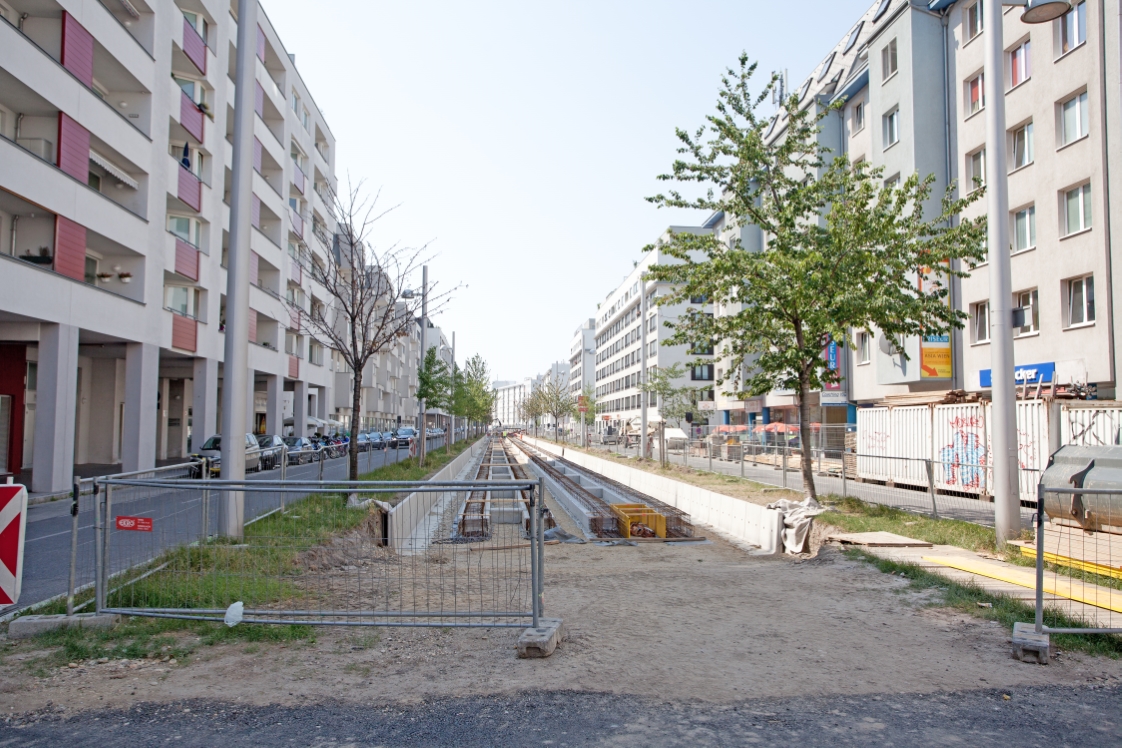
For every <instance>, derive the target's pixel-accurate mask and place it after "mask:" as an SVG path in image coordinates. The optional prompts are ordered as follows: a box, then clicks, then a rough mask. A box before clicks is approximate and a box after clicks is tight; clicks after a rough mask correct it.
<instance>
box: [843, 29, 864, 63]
mask: <svg viewBox="0 0 1122 748" xmlns="http://www.w3.org/2000/svg"><path fill="white" fill-rule="evenodd" d="M864 25H865V22H864V21H862V22H861V23H859V24H857V25H856V26H854V27H853V31H850V32H849V38H848V39H847V40H846V42H845V49H843V50H842V54H843V55H844V54H846V53H847V52H849V50H851V49H853V45H854V44H856V43H857V38H858V37H860V36H861V27H862V26H864Z"/></svg>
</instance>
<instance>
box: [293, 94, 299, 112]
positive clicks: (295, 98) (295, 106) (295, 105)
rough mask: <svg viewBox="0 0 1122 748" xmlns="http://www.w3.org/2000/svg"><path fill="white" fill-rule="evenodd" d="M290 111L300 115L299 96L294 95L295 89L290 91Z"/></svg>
mask: <svg viewBox="0 0 1122 748" xmlns="http://www.w3.org/2000/svg"><path fill="white" fill-rule="evenodd" d="M292 111H294V112H296V113H297V114H300V94H298V93H296V89H295V88H294V89H292Z"/></svg>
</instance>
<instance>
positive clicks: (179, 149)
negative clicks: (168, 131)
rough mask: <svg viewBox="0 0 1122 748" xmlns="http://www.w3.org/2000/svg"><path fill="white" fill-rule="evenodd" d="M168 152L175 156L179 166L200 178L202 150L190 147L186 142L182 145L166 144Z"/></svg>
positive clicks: (201, 172) (201, 173)
mask: <svg viewBox="0 0 1122 748" xmlns="http://www.w3.org/2000/svg"><path fill="white" fill-rule="evenodd" d="M168 153H170V154H171V155H172V156H173V157H175V160H176V161H178V162H179V165H180V166H182V167H183V168H185V169H187V171H189V172H191V173H192V174H194V175H195V176H196V177H199V178H200V179H202V176H203V158H204V156H203V152H202V151H200V150H199V149H198V148H192V147H191V146H190V145H189V144H187V143H184V144H183V145H177V144H175V143H171V144H170V145H169V146H168Z"/></svg>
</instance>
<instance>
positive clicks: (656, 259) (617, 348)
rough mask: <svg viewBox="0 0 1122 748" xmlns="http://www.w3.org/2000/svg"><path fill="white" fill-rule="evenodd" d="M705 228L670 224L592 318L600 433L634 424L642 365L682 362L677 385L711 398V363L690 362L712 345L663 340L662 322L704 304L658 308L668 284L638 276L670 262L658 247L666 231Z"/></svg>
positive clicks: (653, 410)
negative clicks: (699, 346)
mask: <svg viewBox="0 0 1122 748" xmlns="http://www.w3.org/2000/svg"><path fill="white" fill-rule="evenodd" d="M711 230H712V228H711V227H700V228H698V227H686V226H672V227H670V228H669V229H667V231H666V233H664V234H663V236H662V237H660V239H659V242H658V243H657V244H656V248H655V249H653V250H651V251H650V252H648V253H647V254H646V255H645V256H644V257H643V259H642V260H641V261H640V262H638V263H637V264H636V265H635V267H634V268H632V270H631V272H630V273H628V274H627V276H626V277H625V278H624V279H623V281H622V282H621V283H620V284H619V286H617V287H616V288H615V289H614V290H613V291H612V292H611V293H609V294H608V295H607V297H606V298H605V299H604V301H603V302H601V304H600V306H599V308H598V310H597V317H596V372H595V375H594V379H595V383H596V412H597V422H596V431H598V432H601V431H603V430H604V428H605V427H606V426H613V427H615V428H622V427H623V426H624V425H625V424H626V425H629V426H630V427H632V428H636V429H637V428H639V424H640V423H641V420H642V397H641V394H642V393H641V391H640V389H639V384H640V377H641V373H642V370H643V368H644V367H646V368H647V369H654V368H656V367H658V368H664V367H667V366H672V365H674V364H675V363H680V364H683V365H684V366H686V367H687V370H688V374H687V375H686V377H684V378H683V380H682V381H681V382H680V383H679V385H680V386H684V385H688V386H690V387H696V388H704V387H706V386H708V387H709V388H710V389H709V392H708V396H707V397H706V398H705V401H706V402H710V403H711V402H713V400H714V395H713V392H712V383H713V380H714V374H715V370H714V366H713V364H712V363H701V364H697V365H693V364H694V362H695V361H699V360H706V359H704V357H706V356H711V355H712V353H713V351H712V348H706V349H704V350H694V351H692V352H691V351H689V350H688V348H687V346H684V345H675V346H671V345H667V344H666V342H665V341H666V339H667V338H668V337H669V336H670V334H671V332H670V330H669V329H668V328H666V327H665V325H664V324H663V323H664V322H666V321H667V320H673V319H676V318H677V317H678V315H680V314H682V313H683V312H685V310H686V309H687V308H689V307H690V306H693V307H697V308H703V307H707V306H708V305H706V304H705V302H704V300H702V299H697V300H695V302H694V303H693V304H675V305H669V306H658V305H657V304H656V303H655V300H656V299H657V298H659V297H661V296H665V295H666V294H667V292H668V285H667V284H664V283H656V282H653V281H644V280H643V275H644V274H645V273H646V272H647V270H648V269H649V268H650V267H651V265H653V264H657V263H671V262H675V261H676V260H674V258H672V257H669V256H668V255H666V254H664V253H663V252H662V250H661V249H659V248H658V247H659V246H661V245H662V244H664V243H665V242H666V240H667V238H668V237H669V235H670V233H672V232H683V231H689V232H703V231H711ZM642 294H646V296H647V314H646V319H643V314H642V311H641V310H642ZM644 326H645V327H646V338H645V339H646V346H645V347H644V346H643V340H644V336H643V327H644ZM655 405H656V404H655V403H654V402H653V401H652V402H650V403H649V407H648V411H647V418H648V421H649V422H652V423H653V422H655V421H657V420H658V417H659V416H658V409H657V407H655ZM710 410H712V408H710ZM698 420H700V418H699V419H698Z"/></svg>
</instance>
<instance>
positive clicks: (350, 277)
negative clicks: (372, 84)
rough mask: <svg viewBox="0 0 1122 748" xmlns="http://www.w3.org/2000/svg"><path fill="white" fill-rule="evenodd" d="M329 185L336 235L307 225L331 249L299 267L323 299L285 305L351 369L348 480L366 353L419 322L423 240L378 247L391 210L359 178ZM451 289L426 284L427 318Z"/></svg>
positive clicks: (354, 472)
mask: <svg viewBox="0 0 1122 748" xmlns="http://www.w3.org/2000/svg"><path fill="white" fill-rule="evenodd" d="M328 190H329V191H328V194H326V195H323V194H321V197H324V202H325V204H326V205H327V209H328V211H329V212H330V213H331V217H332V219H333V220H334V222H335V232H334V234H332V233H330V232H329V231H328V229H327V227H326V226H324V225H316V226H313V232H314V233H315V235H316V236H317V237H318V238H319V239H320V240H321V241H322V242H323V243H324V245H325V246H327V247H330V248H331V254H330V257H329V262H328V263H327V264H326V266H321V265H320V264H319V263H318V262H316V261H315V260H314V259H308V257H307V255H306V253H305V254H303V255H302V257H301V264H302V265H303V266H304V268H305V269H306V270H308V271H309V272H311V273H312V277H313V278H314V279H315V280H316V281H318V282H319V283H321V284H323V287H324V289H325V290H326V292H327V296H328V299H327V300H326V301H325V302H316V301H315V300H313V301H312V302H311V303H310V304H309V305H307V307H306V306H305V305H304V304H302V303H300V301H299V300H296V301H289V302H288V307H289V309H290V311H291V314H292V316H293V321H294V322H296V321H297V320H298V322H299V330H300V332H301V333H303V334H305V335H308V336H310V337H311V338H312V339H314V340H315V341H316V342H318V343H319V344H320V345H322V346H324V347H326V348H330V349H332V350H335V351H338V352H339V355H340V356H341V357H342V358H343V361H344V362H345V363H346V364H347V366H348V367H350V369H351V371H352V372H353V377H354V379H353V382H352V389H351V426H350V440H351V449H350V450H349V465H348V471H347V473H348V477H349V479H350V480H358V451H357V447H358V432H359V430H360V423H361V413H362V372H363V370H364V369H365V368H366V366H367V364H368V363H369V362H370V360H371V359H372V358H374V357H375V356H377V355H378V354H380V353H383V352H386V351H388V350H390V349H391V348H392V347H393V346H394V345H396V344H397V342H398V341H399V340H400V339H402V338H407V337H409V335H410V333H411V332H412V331H413V328H414V327H416V326H417V325H418V324H419V320H418V316H419V313H420V309H421V301H422V300H421V294H420V293H419V292H417V293H413V292H412V290H413V288H414V285H413V282H414V280H415V276H416V275H417V273H418V271H419V270H420V268H421V266H422V265H423V264H424V263H425V262H426V261H427V260H428V259H429V252H428V245H427V244H425V245H421V246H419V247H404V246H401V245H399V244H396V243H395V244H391V245H389V246H387V247H385V248H379V247H378V246H377V245H376V244H375V243H374V242H373V240H372V233H373V231H374V228H375V226H376V224H377V223H378V221H379V220H380V219H382V218H384V217H385V216H386V214H387V213H389V212H390V211H392V210H393V209H394V207H396V206H394V207H390V208H386V209H382V208H381V206H380V205H379V204H378V200H379V197H380V196H381V193H380V192H377V193H375V194H374V195H373V196H370V195H369V194H367V193H366V192H365V191H364V189H363V182H361V181H360V182H359V183H358V184H356V185H350V184H349V185H348V190H347V193H346V194H344V195H339V194H338V193H336V192H334V191H331V190H330V188H328ZM434 291H435V292H434ZM450 294H451V290H449V291H443V292H442V291H439V290H436V289H435V284H430V287H429V294H428V297H429V298H428V306H429V316H430V317H432V316H433V314H434V313H436V312H439V311H440V310H441V309H442V308H443V307H444V305H445V304H446V303H447V302H448V299H449V297H450ZM421 356H424V351H421ZM296 428H297V434H298V435H299V433H300V430H301V429H302V428H303V424H296Z"/></svg>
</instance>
